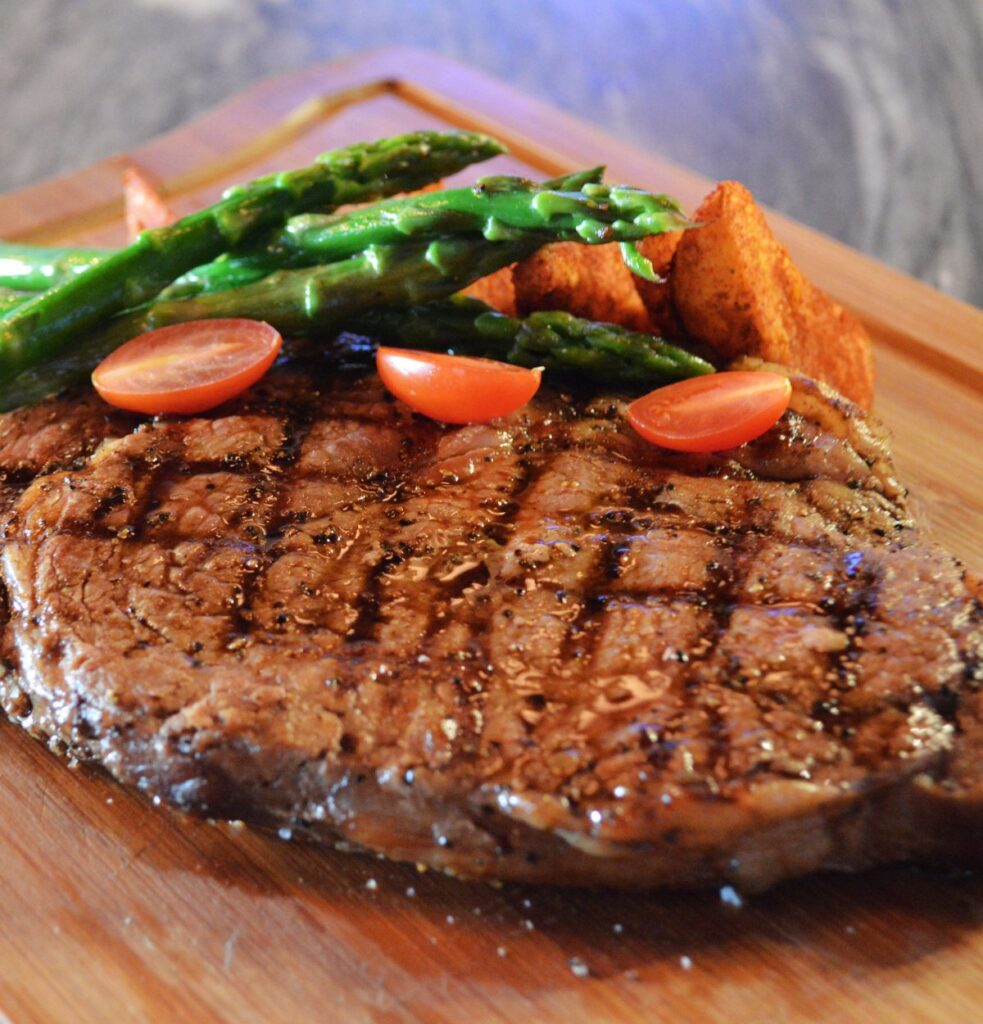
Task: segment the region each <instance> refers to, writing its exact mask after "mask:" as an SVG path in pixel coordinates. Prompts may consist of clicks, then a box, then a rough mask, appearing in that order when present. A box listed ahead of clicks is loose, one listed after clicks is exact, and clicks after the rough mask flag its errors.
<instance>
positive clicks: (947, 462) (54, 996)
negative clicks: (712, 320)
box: [0, 50, 983, 1024]
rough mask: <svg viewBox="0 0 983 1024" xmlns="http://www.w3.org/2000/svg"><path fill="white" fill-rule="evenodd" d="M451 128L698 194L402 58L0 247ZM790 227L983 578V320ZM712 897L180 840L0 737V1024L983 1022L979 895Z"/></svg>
mask: <svg viewBox="0 0 983 1024" xmlns="http://www.w3.org/2000/svg"><path fill="white" fill-rule="evenodd" d="M448 125H450V126H456V127H467V128H477V129H483V130H487V131H491V132H493V133H495V134H496V135H498V136H499V137H500V138H502V139H504V140H505V141H506V142H507V143H508V144H509V145H510V147H511V149H512V152H513V154H514V156H513V157H512V158H509V159H500V160H498V161H496V162H495V164H496V166H497V169H500V170H521V171H524V172H527V173H532V174H535V175H537V176H546V175H552V174H556V173H558V172H560V171H561V170H568V169H571V168H574V167H579V166H587V165H591V164H594V163H597V162H599V161H606V162H607V163H608V165H609V167H610V176H611V177H612V178H614V179H620V180H630V181H631V182H632V183H634V184H638V185H643V186H648V187H651V188H654V189H658V190H661V191H666V192H670V193H674V194H676V195H678V196H679V197H680V198H681V199H682V200H683V202H684V204H685V205H686V206H687V207H692V206H694V205H695V204H696V203H697V202H698V200H699V199H700V198H701V197H702V195H703V194H705V192H706V191H708V187H709V186H708V183H707V182H706V181H704V180H702V179H700V178H698V177H697V176H695V175H693V174H690V173H689V172H686V171H683V170H680V169H679V168H677V167H673V166H670V165H668V164H666V163H665V162H663V161H662V160H660V159H659V158H657V157H654V156H652V155H649V154H645V153H641V152H639V151H637V150H634V149H632V148H630V147H629V146H626V145H625V144H623V143H620V142H617V141H615V140H614V139H611V138H609V137H608V136H606V135H604V134H603V133H601V132H599V131H598V130H597V129H595V128H593V127H588V126H587V125H584V124H582V123H581V122H579V121H577V120H575V119H574V118H572V117H570V116H568V115H565V114H561V113H559V112H557V111H555V110H553V109H551V108H549V107H547V106H545V105H544V104H542V103H540V102H538V101H536V100H533V99H531V98H529V97H528V96H523V95H521V94H519V93H516V92H515V91H513V90H512V89H510V88H508V87H507V86H505V85H503V84H501V83H499V82H496V81H492V80H490V79H488V78H486V77H484V76H482V75H479V74H478V73H476V72H474V71H471V70H466V69H464V68H462V67H458V66H456V65H453V64H450V63H448V62H446V61H443V60H441V59H438V58H435V57H433V56H432V55H429V54H423V53H417V52H411V51H403V50H397V51H393V50H389V51H381V52H378V53H374V54H370V55H366V56H360V57H355V58H352V59H350V60H346V61H341V62H337V63H333V64H329V65H323V66H320V67H315V68H311V69H309V70H306V71H302V72H299V73H297V74H293V75H290V76H288V77H284V78H280V79H277V80H275V81H271V82H268V83H265V84H263V85H260V86H258V87H256V88H254V89H252V90H250V91H249V92H247V93H245V94H243V95H241V96H240V97H238V98H236V99H234V100H232V101H230V102H229V103H227V104H226V105H224V106H223V107H221V108H220V109H219V110H217V111H215V112H214V113H213V114H210V115H208V116H207V117H205V118H203V119H201V120H200V121H198V122H196V123H194V124H192V125H189V126H187V127H184V128H181V129H179V130H177V131H175V132H172V133H170V134H168V135H166V136H163V137H162V138H160V139H157V140H155V141H154V142H151V143H149V144H148V145H146V146H144V147H142V148H141V149H139V150H137V151H135V152H134V153H132V154H129V155H124V156H119V157H114V158H112V159H109V160H105V161H103V162H102V163H100V164H97V165H95V166H93V167H90V168H87V169H86V170H83V171H80V172H78V173H76V174H73V175H70V176H68V177H66V178H62V179H59V180H56V181H50V182H46V183H43V184H41V185H37V186H35V187H33V188H29V189H24V190H22V191H20V192H17V193H14V194H12V195H8V196H3V197H0V237H3V238H8V239H24V240H31V241H38V242H63V241H64V242H84V243H106V244H115V243H118V242H119V241H120V240H121V239H122V228H121V222H120V215H121V203H120V194H119V173H120V169H121V168H122V167H123V166H124V165H126V164H127V163H129V162H131V161H136V162H137V163H139V164H140V165H142V166H143V167H145V168H147V169H148V170H150V171H152V172H154V173H155V174H157V175H158V176H160V177H161V178H162V179H163V181H164V182H165V185H166V188H167V190H168V192H169V194H170V195H171V197H172V199H173V201H174V205H175V206H176V207H177V208H178V209H179V210H185V209H187V210H190V209H191V208H193V207H196V206H198V205H199V204H200V203H202V202H206V201H210V200H212V199H213V198H215V197H216V196H217V195H218V193H219V191H220V190H221V189H222V188H223V187H224V186H225V185H227V184H229V183H231V182H232V181H235V180H240V179H242V178H245V177H249V176H252V175H254V174H256V173H258V172H261V171H265V170H271V169H274V168H278V167H289V166H293V165H298V164H302V163H306V162H308V160H309V158H310V157H311V156H312V155H313V154H315V153H317V152H320V151H321V150H324V149H327V148H330V147H332V146H335V145H339V144H343V143H346V142H351V141H354V140H355V139H360V138H368V137H372V136H377V135H385V134H389V133H392V132H396V131H404V130H408V129H412V128H419V127H444V126H448ZM487 166H488V167H489V169H491V165H487ZM774 224H775V226H776V228H777V231H778V233H779V235H780V236H781V237H782V239H783V240H784V241H785V242H786V243H787V244H788V245H789V247H790V248H791V250H792V252H793V255H794V256H795V258H796V259H797V260H798V261H799V263H800V265H801V266H802V267H803V268H804V269H805V270H806V272H807V273H808V274H810V275H811V276H812V277H813V278H814V279H815V280H816V281H817V282H818V283H819V284H820V285H822V286H823V287H825V288H826V289H827V290H828V291H829V292H830V293H832V294H833V295H834V296H835V297H836V298H837V299H839V300H840V301H841V302H843V303H844V304H846V305H847V306H849V307H851V308H852V309H853V310H854V311H855V312H857V313H858V314H859V315H860V316H861V317H862V318H863V319H864V320H865V321H866V322H867V324H868V325H869V327H870V329H871V331H872V333H873V334H874V337H875V339H876V341H877V358H878V371H879V382H878V399H877V406H878V410H879V412H880V413H881V415H882V416H883V417H884V418H885V419H886V420H887V422H888V424H889V425H890V426H891V427H892V429H893V431H894V434H895V438H896V451H897V457H898V463H899V468H900V472H901V474H902V475H903V477H904V479H905V480H906V481H907V482H908V483H909V485H910V486H911V488H912V490H913V492H914V495H915V499H916V502H917V505H918V507H919V510H920V512H921V515H922V517H923V519H924V520H926V521H927V523H928V524H929V526H930V528H931V532H932V533H933V534H934V536H935V537H937V538H938V540H939V541H940V542H942V543H943V544H945V545H947V546H948V547H949V548H950V549H952V550H953V551H955V552H956V553H957V554H959V555H960V556H961V557H962V558H963V559H964V560H965V561H966V562H967V564H968V565H969V566H970V567H971V568H972V569H973V570H974V571H975V572H983V515H981V512H983V487H981V480H983V370H981V365H980V364H981V349H983V314H981V313H980V312H979V311H978V310H975V309H973V308H971V307H969V306H965V305H963V304H961V303H958V302H956V301H954V300H952V299H948V298H946V297H944V296H942V295H940V294H939V293H937V292H935V291H933V290H931V289H930V288H927V287H926V286H924V285H922V284H919V283H917V282H916V281H913V280H911V279H910V278H908V277H905V276H904V275H902V274H899V273H896V272H895V271H892V270H889V269H887V268H886V267H883V266H881V265H879V264H877V263H875V262H873V261H872V260H870V259H867V258H866V257H863V256H861V255H859V254H858V253H856V252H853V251H852V250H850V249H848V248H846V247H844V246H842V245H840V244H838V243H836V242H833V241H831V240H830V239H828V238H825V237H823V236H821V235H819V234H817V233H815V232H813V231H810V230H808V229H806V228H803V227H801V226H800V225H797V224H794V223H792V222H790V221H787V220H784V219H782V218H780V217H777V216H776V217H774ZM722 896H723V898H722ZM722 896H721V894H717V893H710V894H699V895H658V894H656V895H623V894H616V893H615V894H610V893H585V892H575V891H552V892H551V891H542V890H531V889H522V888H519V887H511V886H509V887H503V888H494V887H490V886H487V885H479V884H465V883H461V882H456V881H453V880H451V879H448V878H444V877H440V876H437V875H434V874H432V873H425V874H421V873H419V872H417V871H416V870H415V869H414V868H413V867H412V866H405V865H395V864H388V863H385V862H383V861H377V860H373V859H370V858H367V857H356V856H350V855H345V854H341V853H337V852H334V851H332V850H325V849H321V848H318V847H315V846H308V845H304V844H300V843H288V842H283V841H280V840H278V839H274V838H269V837H267V836H264V835H259V834H254V833H251V832H248V831H243V830H236V829H233V828H231V827H229V826H210V825H208V824H205V823H202V822H196V821H190V820H184V819H182V818H180V817H178V816H176V815H174V814H172V813H171V812H169V811H166V810H164V809H160V808H154V807H152V806H151V805H150V804H148V803H146V802H145V801H144V800H142V799H141V798H139V797H137V796H135V795H134V794H132V793H130V792H128V791H125V790H123V789H121V788H119V787H118V786H117V785H115V784H114V783H113V782H111V781H110V780H108V779H107V778H106V777H105V776H104V775H103V774H101V773H99V772H97V771H92V770H89V769H79V770H72V769H70V768H69V767H68V766H66V765H65V764H64V763H63V762H62V761H60V760H58V759H57V758H56V757H54V756H53V755H52V754H50V753H49V752H48V751H47V750H46V749H45V748H44V747H43V746H42V745H41V744H39V743H37V742H35V741H33V740H31V739H29V738H28V737H26V736H25V735H23V734H22V733H21V732H20V731H19V730H18V729H16V728H15V727H13V726H11V725H9V724H8V723H6V722H3V723H2V724H0V1017H3V1016H4V1014H5V1015H6V1016H7V1017H8V1018H9V1019H10V1021H12V1022H15V1024H22V1022H27V1021H32V1022H33V1021H37V1022H45V1024H52V1022H62V1021H64V1022H73V1024H76V1022H98V1021H112V1022H113V1024H117V1022H124V1021H153V1022H155V1024H170V1022H177V1021H188V1022H196V1024H199V1022H209V1021H235V1022H243V1024H245V1022H252V1021H256V1022H263V1024H275V1022H281V1021H282V1022H290V1024H302V1022H307V1021H325V1022H336V1021H337V1022H341V1021H379V1022H397V1021H417V1020H420V1021H428V1022H430V1021H433V1022H437V1021H441V1022H443V1021H446V1022H457V1021H460V1020H466V1021H474V1022H475V1024H477V1022H485V1021H564V1022H565V1024H579V1022H608V1021H617V1022H627V1021H663V1020H665V1021H673V1022H680V1021H682V1022H689V1021H699V1022H702V1021H720V1022H733V1021H735V1020H743V1021H749V1022H763V1021H776V1022H777V1021H783V1022H784V1021H807V1020H808V1021H812V1020H830V1021H832V1020H835V1021H858V1022H859V1021H871V1020H885V1019H893V1020H898V1021H946V1022H949V1021H970V1020H979V1019H980V1018H981V1015H983V1009H981V1007H983V882H981V881H980V880H978V879H974V878H972V877H968V876H965V877H964V876H959V875H943V874H939V873H930V872H921V871H916V870H911V869H901V868H898V869H891V870H879V871H874V872H870V873H868V874H866V875H863V876H859V877H857V876H853V877H850V876H845V877H839V876H832V875H829V876H823V877H818V878H810V879H806V880H802V881H797V882H792V883H788V884H785V885H783V886H781V887H779V888H778V889H777V890H775V891H773V892H771V893H768V894H767V895H765V896H761V897H757V898H753V899H746V900H743V901H742V900H741V899H740V897H739V896H738V895H736V894H732V893H730V892H727V891H725V892H724V893H723V894H722ZM736 903H741V904H742V905H740V906H736V905H735V904H736Z"/></svg>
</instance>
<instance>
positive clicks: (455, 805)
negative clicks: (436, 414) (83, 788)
mask: <svg viewBox="0 0 983 1024" xmlns="http://www.w3.org/2000/svg"><path fill="white" fill-rule="evenodd" d="M793 384H794V391H793V399H792V404H791V407H790V409H789V411H788V413H786V415H785V416H784V417H783V418H782V420H780V421H779V423H778V424H777V425H776V426H775V427H774V428H773V429H772V430H770V431H769V432H768V433H767V434H765V435H764V436H762V437H761V438H759V439H758V440H757V441H755V442H752V443H750V444H747V445H744V446H742V447H740V448H737V449H734V450H731V451H728V452H724V453H719V454H714V455H686V454H678V453H672V452H669V451H665V450H663V449H660V448H657V447H655V446H651V445H648V444H646V443H645V442H643V441H641V440H640V439H639V438H637V437H636V436H635V435H634V434H633V433H632V432H631V430H630V429H629V428H627V427H626V425H625V421H624V415H623V414H624V405H625V402H624V399H623V398H621V397H618V396H605V397H597V396H596V395H595V396H592V397H584V396H576V395H570V394H564V393H562V392H559V391H547V390H545V389H544V391H543V392H541V393H540V395H539V396H537V398H536V399H535V400H534V402H533V403H531V404H530V405H529V406H527V407H526V408H525V409H523V410H521V411H520V412H518V413H515V414H513V415H512V416H510V417H508V418H506V419H503V420H500V421H496V422H495V423H494V424H486V425H473V426H465V427H446V426H441V425H438V424H435V423H433V422H429V421H427V420H424V419H422V418H420V417H417V416H414V415H412V414H411V413H410V412H408V410H407V409H406V408H405V407H403V406H401V405H400V404H399V403H397V402H395V401H393V400H392V399H390V398H389V397H388V396H387V395H386V394H385V393H384V392H383V390H382V389H381V387H380V385H379V383H378V380H377V379H376V378H375V377H374V376H373V375H368V374H365V373H361V374H359V373H356V372H350V373H340V372H339V373H336V374H335V375H334V379H333V382H328V383H323V384H322V383H321V382H320V380H317V385H316V386H315V383H314V381H313V380H312V377H311V376H310V375H309V374H308V373H306V372H301V370H298V369H295V368H291V367H289V366H287V367H285V368H281V369H278V370H275V371H274V372H272V373H271V374H270V375H269V376H268V377H267V378H266V379H265V380H264V381H263V382H262V383H261V384H260V385H259V386H258V387H256V388H254V389H253V390H252V391H250V392H249V393H247V394H246V395H245V396H243V397H242V398H241V399H240V400H238V401H237V402H236V403H234V404H231V405H229V406H225V407H223V408H222V409H220V410H217V411H216V412H215V413H213V414H210V415H205V416H201V417H196V418H190V419H179V420H178V419H171V420H168V419H152V420H146V419H139V418H135V417H129V416H127V415H125V414H118V413H113V414H111V415H108V416H107V415H106V407H105V406H102V405H101V404H100V403H98V401H97V400H96V399H95V398H94V397H91V396H88V397H86V396H82V397H75V398H70V399H69V398H61V399H54V400H49V401H48V402H45V403H43V404H41V405H39V406H37V407H35V408H32V409H28V410H23V411H20V412H17V413H13V414H9V415H6V416H4V417H2V418H0V467H2V469H3V481H2V492H0V498H2V500H3V502H4V508H5V509H6V511H5V513H4V521H5V524H6V525H5V534H4V546H3V563H2V573H3V583H4V586H5V590H6V595H5V604H6V607H5V612H4V614H5V618H6V622H5V631H4V657H5V664H6V672H5V674H4V676H3V678H2V680H0V692H2V696H3V701H4V706H5V708H6V710H7V712H8V713H9V714H10V716H11V717H12V718H14V719H15V720H17V721H19V722H20V723H21V724H22V725H24V726H25V727H26V728H28V729H29V730H31V731H32V732H34V733H35V734H38V735H42V736H44V737H47V738H48V740H49V742H50V743H51V745H52V746H53V747H54V748H55V749H57V750H59V751H61V752H63V753H67V754H68V755H70V756H71V757H73V758H78V759H83V758H84V759H91V760H94V761H97V762H100V763H101V764H102V765H104V766H105V767H106V768H107V769H108V770H109V772H111V773H112V774H113V775H114V776H115V777H116V778H117V779H119V780H120V781H122V782H124V783H127V784H131V785H133V786H136V787H137V788H138V789H140V790H141V791H143V792H144V793H146V794H147V795H148V796H152V797H154V798H160V799H161V800H164V801H167V802H169V803H170V804H173V805H175V806H176V807H178V808H181V809H184V810H187V811H191V812H194V813H196V814H199V815H204V816H207V817H210V818H227V819H239V820H243V821H246V822H248V823H252V824H255V825H259V826H262V827H269V828H275V829H289V830H290V831H291V832H292V833H296V834H299V835H306V836H310V837H314V838H318V839H323V840H327V841H330V842H334V843H337V844H339V845H342V846H348V847H351V848H356V849H361V850H368V851H373V852H377V853H383V854H386V855H387V856H389V857H393V858H397V859H401V860H408V861H416V862H422V863H424V864H428V865H432V866H434V867H437V868H441V869H443V870H445V871H449V872H452V873H456V874H459V875H462V876H471V877H493V878H502V879H517V880H523V881H530V882H546V883H564V884H566V883H572V884H592V885H593V884H598V885H609V886H624V887H646V886H662V885H671V886H685V887H689V886H702V885H708V884H720V883H723V882H728V883H731V884H735V885H739V886H741V887H743V888H745V889H751V890H754V889H761V888H763V887H766V886H768V885H770V884H772V883H774V882H776V881H778V880H779V879H782V878H787V877H791V876H796V875H801V874H803V873H805V872H810V871H813V870H816V869H820V868H837V869H859V868H863V867H865V866H868V865H872V864H875V863H879V862H886V861H902V860H921V861H931V862H945V863H973V862H978V861H979V860H980V858H981V854H983V767H981V764H983V758H981V756H980V755H981V752H983V696H981V691H980V683H981V670H980V651H981V646H983V637H981V629H980V623H981V606H980V602H979V600H978V599H977V597H976V595H975V594H974V592H973V590H972V589H971V587H970V585H969V583H968V582H967V580H966V578H965V575H964V573H963V572H962V571H961V569H960V567H959V565H958V563H957V562H956V561H955V560H954V559H953V558H951V557H950V556H948V555H947V554H945V553H943V552H942V551H940V550H938V549H936V548H934V547H932V546H931V545H929V544H928V543H927V542H926V541H925V540H924V539H923V538H922V537H921V536H920V535H919V533H918V532H917V530H916V528H915V527H914V525H913V523H912V521H911V519H910V516H909V512H908V510H907V507H906V504H905V499H904V493H903V490H902V488H901V486H900V485H899V483H898V482H897V480H896V479H895V477H894V472H893V467H892V461H891V456H890V452H889V448H888V443H887V440H886V437H885V435H884V433H883V430H882V428H881V427H880V426H879V425H878V423H877V422H876V421H875V420H874V419H872V418H870V417H867V416H865V414H863V413H862V412H861V411H860V410H859V409H858V408H857V407H856V406H854V405H852V404H851V403H849V402H847V401H845V400H843V399H841V398H839V397H838V396H836V395H834V394H833V393H832V392H830V391H828V390H827V389H825V388H824V387H823V386H821V385H817V384H815V383H814V382H812V381H809V380H807V379H804V378H801V377H796V378H793Z"/></svg>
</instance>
